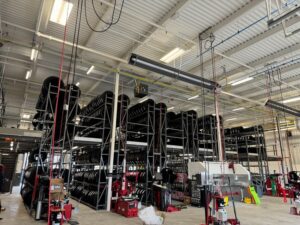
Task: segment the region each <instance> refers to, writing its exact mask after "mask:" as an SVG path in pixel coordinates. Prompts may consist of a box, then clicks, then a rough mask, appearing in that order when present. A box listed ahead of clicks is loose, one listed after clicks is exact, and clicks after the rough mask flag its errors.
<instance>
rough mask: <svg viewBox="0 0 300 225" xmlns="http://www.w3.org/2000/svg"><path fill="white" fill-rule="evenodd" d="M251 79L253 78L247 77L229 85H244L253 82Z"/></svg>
mask: <svg viewBox="0 0 300 225" xmlns="http://www.w3.org/2000/svg"><path fill="white" fill-rule="evenodd" d="M253 79H254V78H253V77H247V78H245V79H242V80H237V81H233V82H232V83H231V85H232V86H236V85H239V84H242V83H246V82H248V81H250V80H253Z"/></svg>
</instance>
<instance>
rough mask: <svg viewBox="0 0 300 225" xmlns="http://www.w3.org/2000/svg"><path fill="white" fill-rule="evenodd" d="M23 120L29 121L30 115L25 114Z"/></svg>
mask: <svg viewBox="0 0 300 225" xmlns="http://www.w3.org/2000/svg"><path fill="white" fill-rule="evenodd" d="M22 118H23V119H29V118H30V115H29V114H23V116H22Z"/></svg>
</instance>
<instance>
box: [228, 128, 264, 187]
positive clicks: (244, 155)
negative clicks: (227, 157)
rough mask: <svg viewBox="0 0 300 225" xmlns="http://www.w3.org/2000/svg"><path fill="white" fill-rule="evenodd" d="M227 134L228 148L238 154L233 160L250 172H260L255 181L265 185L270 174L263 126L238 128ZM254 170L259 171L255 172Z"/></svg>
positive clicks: (229, 130)
mask: <svg viewBox="0 0 300 225" xmlns="http://www.w3.org/2000/svg"><path fill="white" fill-rule="evenodd" d="M225 133H226V138H225V140H226V142H225V143H226V146H230V147H231V148H232V149H235V151H236V152H237V153H238V154H237V157H236V158H231V159H232V160H233V161H237V162H238V163H241V164H242V165H243V166H245V167H246V168H247V169H248V170H249V172H254V173H257V172H258V173H257V174H256V175H255V179H256V181H258V182H259V183H260V184H264V181H265V178H266V176H267V175H268V174H269V167H268V158H267V153H266V147H265V138H264V130H263V128H262V127H261V126H255V127H250V128H246V129H244V128H242V127H238V128H231V129H226V131H225ZM232 151H234V150H232ZM253 168H257V169H256V170H255V171H253Z"/></svg>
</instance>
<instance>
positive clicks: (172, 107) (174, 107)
mask: <svg viewBox="0 0 300 225" xmlns="http://www.w3.org/2000/svg"><path fill="white" fill-rule="evenodd" d="M172 109H175V107H174V106H172V107H170V108H167V110H168V111H169V110H172Z"/></svg>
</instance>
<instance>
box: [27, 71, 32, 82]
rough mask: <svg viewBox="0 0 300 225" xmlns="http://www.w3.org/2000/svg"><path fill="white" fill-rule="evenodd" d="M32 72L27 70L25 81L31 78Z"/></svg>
mask: <svg viewBox="0 0 300 225" xmlns="http://www.w3.org/2000/svg"><path fill="white" fill-rule="evenodd" d="M31 73H32V70H27V72H26V76H25V79H26V80H28V79H29V78H30V77H31Z"/></svg>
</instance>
